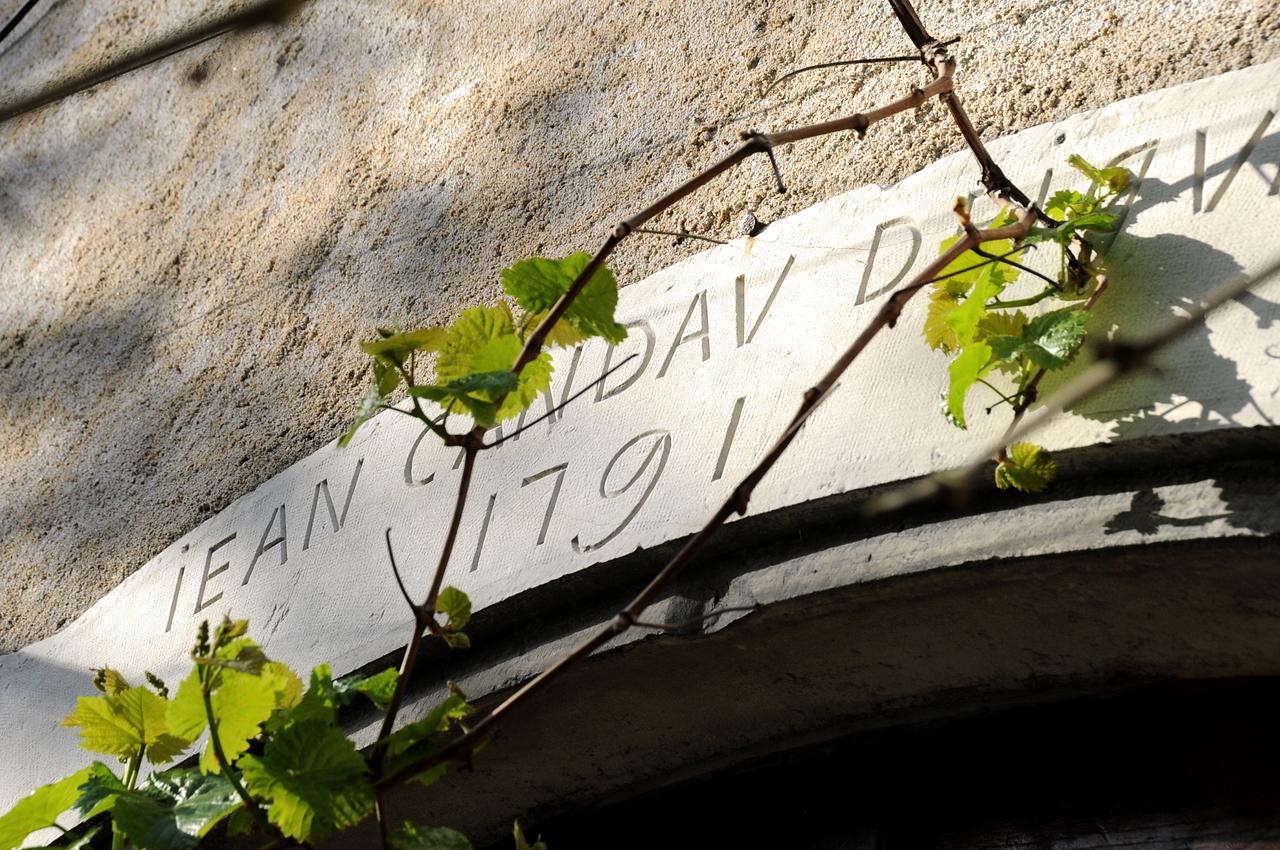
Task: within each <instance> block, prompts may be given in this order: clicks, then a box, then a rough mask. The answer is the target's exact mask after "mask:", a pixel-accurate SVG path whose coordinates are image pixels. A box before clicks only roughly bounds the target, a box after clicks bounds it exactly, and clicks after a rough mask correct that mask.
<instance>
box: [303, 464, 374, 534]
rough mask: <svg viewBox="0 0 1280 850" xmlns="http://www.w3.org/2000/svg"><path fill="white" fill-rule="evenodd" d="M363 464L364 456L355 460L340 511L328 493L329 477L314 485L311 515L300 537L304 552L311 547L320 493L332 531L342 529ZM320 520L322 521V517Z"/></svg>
mask: <svg viewBox="0 0 1280 850" xmlns="http://www.w3.org/2000/svg"><path fill="white" fill-rule="evenodd" d="M362 466H364V458H361V459H360V460H358V461H356V469H355V472H353V473H351V485H350V486H349V487H347V497H346V498H345V499H343V501H342V513H341V514H339V513H338V510H337V508H335V507H334V505H333V496H332V495H331V494H330V493H329V479H328V478H325V479H324V480H322V481H321V482H320V483H319V484H317V485H316V490H315V493H314V494H313V495H312V496H311V515H310V516H309V517H308V518H307V533H306V534H305V535H303V538H302V550H303V551H304V552H305V551H306V550H307V549H309V548H311V531H312V529H314V528H315V524H316V508H317V507H318V506H319V504H320V494H321V493H324V504H325V507H326V508H328V510H329V525H330V528H332V529H333V533H334V534H337V533H338V532H339V531H341V530H342V525H343V523H345V522H346V521H347V511H348V510H350V509H351V497H352V496H354V495H355V494H356V483H357V482H359V480H360V468H361V467H362ZM321 522H324V520H323V519H322V520H321Z"/></svg>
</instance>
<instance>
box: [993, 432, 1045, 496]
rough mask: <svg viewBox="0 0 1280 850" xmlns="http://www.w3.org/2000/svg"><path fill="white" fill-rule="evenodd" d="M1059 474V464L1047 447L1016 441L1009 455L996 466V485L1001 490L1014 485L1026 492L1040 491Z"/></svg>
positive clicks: (1010, 448)
mask: <svg viewBox="0 0 1280 850" xmlns="http://www.w3.org/2000/svg"><path fill="white" fill-rule="evenodd" d="M1057 474H1058V464H1057V462H1056V461H1055V460H1054V459H1053V456H1052V455H1051V454H1049V452H1048V451H1047V450H1046V449H1044V448H1043V447H1041V446H1037V445H1035V444H1034V443H1015V444H1014V445H1012V446H1010V447H1009V456H1008V457H1007V458H1005V459H1004V460H1002V461H1001V462H1000V464H999V465H998V466H997V467H996V486H997V487H999V488H1000V489H1001V490H1007V489H1009V488H1010V487H1012V488H1013V489H1015V490H1021V491H1022V492H1024V493H1039V492H1040V491H1041V490H1043V489H1044V488H1046V487H1048V486H1049V482H1051V481H1053V479H1054V477H1055V476H1056V475H1057Z"/></svg>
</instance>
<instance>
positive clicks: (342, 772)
mask: <svg viewBox="0 0 1280 850" xmlns="http://www.w3.org/2000/svg"><path fill="white" fill-rule="evenodd" d="M240 767H241V770H242V772H243V775H244V781H245V785H246V786H247V788H248V790H249V792H250V793H251V794H253V795H254V796H255V797H258V798H261V799H264V800H267V801H268V804H269V805H268V806H267V817H268V819H270V821H271V822H272V823H273V824H275V826H276V827H277V828H278V829H279V830H280V831H281V832H282V833H283V834H284V835H285V836H287V837H289V838H293V839H295V840H297V841H303V842H305V841H309V840H311V839H313V838H318V837H320V836H322V835H324V834H325V833H327V832H328V831H329V830H330V829H333V828H335V827H336V828H338V829H343V828H346V827H349V826H354V825H355V824H357V823H359V822H360V821H361V820H363V819H364V818H365V816H367V815H368V814H369V812H370V811H371V810H372V808H373V788H372V786H371V785H370V784H369V781H368V779H367V777H366V776H365V771H366V765H365V761H364V759H363V758H362V757H361V756H360V753H358V752H357V751H356V749H355V746H354V745H353V744H352V743H351V742H350V741H349V740H347V738H346V736H344V735H343V734H342V731H341V730H339V729H336V728H334V727H332V726H329V725H327V724H324V723H322V722H319V721H309V722H307V723H299V724H295V725H291V726H287V727H285V729H284V730H282V731H281V732H280V733H279V734H277V735H276V736H275V737H274V738H272V739H271V740H270V741H268V742H267V747H266V750H265V752H264V753H263V754H262V755H261V756H254V755H248V756H245V757H244V758H243V759H241V761H240Z"/></svg>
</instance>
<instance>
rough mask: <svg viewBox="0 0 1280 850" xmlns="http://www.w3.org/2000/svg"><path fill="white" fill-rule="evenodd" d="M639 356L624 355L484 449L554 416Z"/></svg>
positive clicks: (503, 441)
mask: <svg viewBox="0 0 1280 850" xmlns="http://www.w3.org/2000/svg"><path fill="white" fill-rule="evenodd" d="M639 356H640V355H639V354H630V355H628V356H626V357H624V358H622V360H621V362H619V363H618V365H617V366H614V367H613V368H612V369H610V370H609V371H608V372H605V373H604V374H603V375H601V376H600V377H598V378H596V379H595V380H594V381H592V382H591V383H589V384H587V385H586V386H585V387H583V388H582V389H580V390H578V391H577V392H576V393H574V394H573V395H571V396H569V397H568V398H566V399H565V400H564V401H562V402H560V404H559V405H558V406H556V407H553V408H551V409H550V410H548V411H547V412H546V413H544V414H542V415H541V416H539V417H538V418H537V419H535V420H533V421H532V422H530V423H528V424H526V425H522V426H520V427H519V428H517V429H516V430H514V431H512V432H511V433H510V434H507V435H506V436H505V437H503V438H502V439H501V440H494V441H493V442H492V443H486V444H485V445H484V448H486V449H491V448H493V447H494V446H500V445H502V444H503V443H505V442H506V441H507V440H510V439H513V438H515V437H518V436H520V435H521V434H523V433H524V432H525V431H528V430H529V429H530V428H532V427H533V426H534V425H537V424H538V423H539V422H541V421H542V420H544V419H546V418H547V417H549V416H555V415H556V414H557V413H559V412H560V411H561V410H564V409H565V408H566V407H568V406H569V405H570V404H573V402H574V401H576V400H577V399H578V398H581V397H582V396H583V395H584V394H585V393H587V392H588V391H589V390H592V389H594V388H595V387H596V385H597V384H600V383H602V382H603V381H604V380H605V379H606V378H608V377H609V376H610V375H612V374H613V373H614V372H616V371H618V370H619V369H621V368H622V367H623V366H625V365H627V363H629V362H630V361H632V360H634V359H636V358H637V357H639Z"/></svg>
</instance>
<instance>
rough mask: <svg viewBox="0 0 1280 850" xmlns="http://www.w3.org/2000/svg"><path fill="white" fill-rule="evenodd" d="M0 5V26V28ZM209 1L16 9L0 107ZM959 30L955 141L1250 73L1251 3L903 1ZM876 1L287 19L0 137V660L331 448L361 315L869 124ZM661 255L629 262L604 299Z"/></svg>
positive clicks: (868, 178)
mask: <svg viewBox="0 0 1280 850" xmlns="http://www.w3.org/2000/svg"><path fill="white" fill-rule="evenodd" d="M18 5H19V4H18V3H17V2H16V0H5V2H4V3H0V16H3V15H6V14H7V13H9V12H10V11H11V10H12V9H14V8H16V7H17V6H18ZM230 5H231V4H218V8H213V9H204V10H201V11H197V10H194V9H193V8H191V6H190V5H189V4H183V3H176V2H166V3H155V2H150V3H138V2H105V0H84V2H72V1H71V0H60V1H59V0H45V2H43V3H42V4H41V5H40V7H38V12H37V13H36V15H34V16H33V18H32V19H31V21H30V22H28V23H27V24H25V25H24V26H23V27H22V28H21V29H20V30H19V32H18V33H17V34H15V36H14V37H11V39H10V40H9V41H7V42H6V43H4V44H0V51H2V52H0V101H8V100H9V99H11V98H14V97H17V96H19V95H21V94H24V93H26V92H29V91H31V90H34V89H37V88H39V87H40V86H41V85H42V84H43V83H45V82H46V81H48V80H51V79H56V78H59V77H62V76H64V75H66V74H69V73H72V72H74V71H76V70H77V69H85V68H89V67H93V66H95V65H97V64H99V63H101V62H104V61H106V60H108V59H110V58H112V57H114V56H116V55H118V54H119V53H120V52H121V51H122V50H125V49H127V48H131V47H133V46H135V45H139V44H143V43H146V42H148V41H149V40H152V39H155V38H158V37H160V36H162V35H164V34H166V33H169V32H171V31H173V30H175V29H178V28H180V27H182V26H184V25H185V24H187V23H188V22H190V21H191V20H192V19H193V17H194V18H199V17H200V16H201V15H204V16H206V18H207V17H212V16H213V15H214V14H216V13H218V12H220V11H222V10H224V9H225V8H229V7H230ZM921 13H922V16H923V17H924V19H925V20H926V22H927V24H928V25H929V26H930V27H931V28H933V29H934V30H935V31H936V32H937V33H938V34H939V35H942V36H953V35H958V36H961V37H963V41H962V42H961V44H960V45H958V46H957V48H956V49H957V51H958V55H959V56H960V57H961V60H962V62H963V63H964V64H963V66H962V71H961V77H960V84H959V90H960V92H961V94H962V96H963V97H964V98H965V99H966V101H967V103H968V104H969V107H970V110H971V113H972V115H973V117H974V119H975V123H976V124H977V126H978V127H979V129H980V130H982V132H983V133H984V134H985V135H986V136H987V137H994V136H997V135H1003V134H1005V133H1008V132H1010V131H1013V130H1016V129H1018V128H1021V127H1024V126H1028V125H1032V124H1039V123H1042V122H1044V121H1048V120H1051V119H1054V118H1058V117H1062V116H1064V115H1066V114H1069V113H1071V112H1075V111H1078V110H1079V109H1082V108H1085V107H1091V106H1098V105H1102V104H1105V103H1107V102H1110V101H1112V100H1115V99H1117V98H1120V97H1125V96H1129V95H1133V94H1138V93H1141V92H1145V91H1149V90H1153V89H1157V88H1161V87H1164V86H1168V85H1172V84H1174V83H1179V82H1185V81H1189V80H1193V79H1197V78H1200V77H1204V76H1208V75H1210V74H1213V73H1217V72H1219V71H1223V70H1227V69H1231V68H1238V67H1243V66H1246V65H1250V64H1256V63H1259V62H1262V61H1265V60H1267V59H1270V58H1274V57H1275V56H1278V55H1280V46H1277V40H1276V37H1275V36H1276V31H1277V29H1278V28H1280V16H1278V15H1277V12H1276V9H1275V5H1274V4H1273V3H1271V2H1269V0H1260V2H1256V3H1203V2H1197V3H1193V2H1175V3H1139V2H1136V0H1117V1H1116V2H1106V0H1083V2H1078V3H1067V2H1048V3H1034V2H1017V3H1008V4H977V3H968V2H950V3H932V2H927V3H923V4H922V6H921ZM908 48H909V44H908V42H907V41H906V39H905V37H904V36H902V35H901V34H900V33H899V32H898V31H897V29H896V25H895V24H894V23H892V21H891V19H890V16H889V14H888V11H887V9H886V8H885V7H884V6H883V5H881V4H879V3H854V2H841V3H833V2H828V3H819V2H812V3H802V2H779V3H756V2H748V3H743V4H739V5H735V6H728V5H725V4H716V3H707V2H698V0H693V2H682V3H680V4H665V3H657V4H617V3H606V2H595V1H594V0H591V2H574V3H540V4H521V3H488V4H476V3H459V2H440V3H426V2H420V3H415V2H411V0H380V2H376V3H375V2H352V0H314V2H312V3H311V4H310V5H309V6H308V7H307V8H306V9H305V10H304V11H303V13H302V14H301V15H300V16H299V17H298V18H297V19H296V20H295V22H294V23H293V24H292V25H290V26H289V27H288V28H286V29H280V30H260V31H255V32H252V33H249V34H246V35H242V36H234V37H228V38H224V39H221V40H219V41H216V42H213V43H210V44H206V45H204V46H201V47H198V48H195V49H193V50H191V51H188V52H186V53H183V54H181V55H179V56H176V57H173V58H171V59H169V60H166V61H165V62H163V63H161V64H158V65H155V66H152V67H149V68H147V69H144V70H141V71H139V72H136V73H134V74H132V75H130V76H128V77H126V78H122V79H120V80H117V81H114V82H111V83H109V84H106V85H104V86H102V87H101V88H99V89H98V90H96V91H95V92H93V93H91V94H86V95H80V96H77V97H75V98H72V99H70V100H67V101H65V102H63V103H61V104H59V105H56V106H54V107H52V108H49V109H46V110H44V111H43V112H41V113H39V114H36V115H32V116H28V117H25V118H21V119H18V120H16V121H14V122H11V123H9V124H7V125H3V126H0V163H2V165H0V174H2V175H3V179H0V233H3V238H0V405H2V406H3V415H2V416H0V452H3V464H0V469H2V470H3V471H2V472H0V563H3V564H4V570H3V572H2V573H0V651H5V650H11V649H14V648H16V647H19V646H22V645H24V644H26V643H29V642H31V641H33V640H36V639H38V638H41V637H43V636H46V635H48V634H51V633H52V632H53V631H55V630H56V629H57V628H58V627H59V626H61V625H63V624H65V623H66V622H67V621H68V620H69V619H71V618H73V617H75V616H76V615H77V614H78V613H80V612H81V611H83V610H84V609H85V608H87V607H88V606H89V605H90V604H92V602H93V601H94V600H95V599H97V598H98V597H100V596H101V595H102V594H103V593H104V592H106V591H107V590H108V589H110V588H111V587H112V586H114V585H115V584H116V583H118V582H119V581H120V579H121V578H123V577H124V576H126V575H128V574H129V573H130V572H131V571H132V570H134V569H135V568H137V567H138V566H139V565H141V564H142V563H144V562H145V561H146V560H147V559H148V558H149V557H151V556H152V555H153V554H155V553H156V552H157V551H159V550H160V549H161V548H163V547H164V546H165V545H166V544H167V543H169V542H170V541H171V540H173V539H175V538H177V537H178V536H179V535H181V534H182V533H183V532H185V531H186V530H188V529H190V528H191V527H193V526H194V525H196V524H197V523H198V522H199V521H200V520H202V519H204V518H206V517H208V516H209V515H210V514H212V513H213V512H215V511H217V510H219V509H220V508H222V507H223V506H225V505H226V504H227V503H229V502H230V501H231V500H232V499H234V498H235V497H237V496H239V495H240V494H242V493H244V492H245V491H247V490H249V489H250V488H252V487H253V486H255V485H257V484H258V483H260V482H262V481H264V480H265V479H267V478H268V477H270V476H271V475H272V474H274V473H275V472H277V471H278V470H280V469H282V468H283V467H285V466H287V465H288V464H290V463H291V462H293V461H295V460H297V459H298V458H300V457H302V456H304V455H306V454H308V453H310V452H311V451H313V450H315V449H316V448H317V447H318V446H320V445H321V444H323V443H325V442H326V441H328V440H330V439H332V438H333V437H334V436H335V435H336V434H337V433H338V431H339V430H340V429H341V427H342V425H343V423H344V422H345V420H346V419H347V417H348V415H349V413H350V411H351V408H352V405H353V402H354V400H355V398H356V397H357V395H358V394H359V392H360V387H361V385H362V384H363V382H364V376H363V375H362V374H361V371H360V370H361V356H360V355H359V352H358V350H357V349H356V346H355V342H356V340H357V339H359V338H360V337H362V336H364V335H365V334H367V333H368V330H369V328H370V327H371V326H372V325H374V324H375V323H382V322H390V321H396V320H399V321H402V322H406V323H410V322H412V323H418V322H426V321H430V320H433V319H444V318H447V317H448V316H450V315H451V314H452V313H454V312H455V311H456V310H457V309H458V308H459V307H460V306H462V305H463V304H466V303H470V302H474V301H478V300H488V299H491V298H493V297H495V296H496V295H497V293H498V286H497V279H498V272H499V270H500V269H501V268H502V267H504V266H505V265H508V264H509V263H510V262H511V261H513V260H514V259H517V258H519V257H522V256H526V255H529V254H534V253H546V254H556V253H565V252H569V251H572V250H578V249H583V248H590V247H593V246H594V245H595V244H596V243H597V241H598V239H599V236H600V235H601V234H602V233H603V231H604V228H605V227H606V226H607V225H608V224H610V223H611V222H613V221H614V220H616V219H617V218H618V217H619V216H620V215H623V214H625V213H626V212H628V211H630V210H634V209H636V208H637V207H639V206H640V205H642V204H643V203H644V202H645V201H646V200H647V199H650V198H652V197H653V196H654V195H656V194H657V193H658V192H659V191H661V190H662V189H664V188H669V187H671V186H673V185H675V184H676V183H677V182H678V181H679V180H680V179H682V177H683V176H684V175H685V174H687V172H688V169H690V168H692V167H696V166H701V165H704V164H706V163H708V162H710V161H712V160H713V159H714V158H715V157H716V156H717V155H719V154H720V153H722V152H724V151H726V150H727V149H728V148H729V147H730V146H731V145H732V144H733V143H734V139H735V135H736V133H737V132H738V131H739V130H742V129H746V128H760V129H776V128H781V127H785V126H788V125H793V124H797V123H803V122H809V121H814V120H821V119H825V118H828V117H832V116H834V115H836V114H839V113H841V112H844V111H849V110H856V109H859V108H865V107H869V106H873V105H875V104H877V103H879V102H881V101H884V100H886V99H889V98H891V97H893V96H896V95H897V94H899V93H901V92H902V91H904V90H905V88H906V87H907V86H909V85H911V84H914V83H915V82H917V81H919V80H920V79H921V75H922V71H921V70H920V69H918V68H916V67H914V66H902V67H897V66H890V67H886V68H867V69H860V70H837V71H833V72H829V73H826V74H825V75H815V76H809V77H805V78H801V79H799V80H795V81H792V82H790V83H788V84H786V85H785V86H784V87H782V88H780V89H779V90H777V91H775V92H774V93H773V94H772V95H771V96H770V97H769V98H768V99H761V96H760V95H761V91H762V89H763V88H764V86H765V85H766V84H767V83H768V82H769V81H770V80H771V79H773V78H774V77H775V76H777V75H778V74H779V73H782V72H784V71H785V70H786V69H788V68H792V67H795V66H797V65H802V64H808V63H812V62H821V61H826V60H831V59H838V58H845V57H850V56H859V55H863V56H865V55H883V54H886V53H888V54H894V53H903V52H907V51H908ZM940 119H941V115H940V112H939V110H938V109H936V108H935V107H933V106H930V107H927V108H926V109H924V110H922V111H921V112H920V113H918V114H915V115H910V116H906V117H903V118H899V119H897V120H896V121H895V122H893V123H892V124H889V125H885V126H883V127H879V128H876V129H875V130H874V131H873V132H872V134H870V135H869V136H868V138H867V139H866V140H865V141H863V142H855V141H853V140H852V138H846V137H838V138H829V139H824V140H821V141H818V142H815V143H810V144H806V145H802V146H797V147H794V148H792V149H788V150H785V151H783V152H782V156H781V160H782V166H783V169H784V172H785V173H786V175H787V178H788V182H789V184H790V189H791V191H790V192H789V194H787V195H785V196H777V195H773V194H771V193H770V182H769V177H768V173H767V170H766V169H767V166H766V165H765V164H764V163H763V162H753V163H751V164H749V165H748V166H746V167H745V168H744V169H743V171H742V172H741V175H740V177H738V178H736V179H732V180H728V181H722V182H720V183H718V184H717V185H716V186H714V187H712V188H711V189H710V190H709V191H707V192H705V193H703V194H702V195H700V196H698V197H697V198H696V199H695V200H693V201H692V202H690V203H688V204H686V205H685V206H684V207H682V208H681V209H680V211H679V212H678V213H676V214H672V215H669V216H668V217H667V218H664V219H663V220H661V221H660V222H659V223H658V224H659V225H666V226H669V227H679V226H681V225H686V226H688V227H689V228H690V229H695V230H704V231H713V232H716V233H720V234H733V233H735V232H736V226H737V222H738V221H739V220H740V218H741V217H742V215H743V214H744V213H745V212H746V211H748V210H750V211H754V212H755V213H756V214H757V215H758V216H759V217H760V218H762V219H764V220H772V219H773V218H776V217H778V216H781V215H783V214H786V213H790V212H794V211H796V210H798V209H800V208H803V207H805V206H808V205H810V204H811V203H813V202H815V201H817V200H820V199H822V198H825V197H828V196H830V195H833V194H836V193H838V192H840V191H843V190H845V189H848V188H851V187H853V186H856V185H858V184H861V183H865V182H891V181H894V180H897V179H900V178H901V177H903V176H905V175H907V174H909V173H911V172H913V171H914V170H916V169H918V168H920V167H921V166H922V165H924V164H926V163H927V162H929V161H931V160H933V159H934V158H936V157H937V156H939V155H940V154H942V153H945V152H949V151H951V150H955V149H956V148H958V146H959V145H958V139H957V138H956V137H955V136H954V134H953V133H952V131H950V129H949V126H948V125H947V124H945V123H944V122H943V121H941V120H940ZM691 250H694V248H692V247H690V246H688V245H685V246H680V247H676V246H672V245H671V244H670V241H669V240H658V239H649V240H648V241H645V240H643V239H635V240H632V241H630V242H629V243H627V244H626V245H624V247H623V248H622V249H621V251H620V252H619V253H618V254H617V255H616V258H615V260H614V265H615V267H616V268H617V270H618V271H619V274H620V277H621V278H622V280H623V281H624V283H625V282H626V281H635V280H638V279H640V278H641V277H643V276H644V275H645V274H647V273H649V272H652V271H654V270H656V269H657V268H660V267H662V266H664V265H667V264H669V263H671V262H672V261H674V260H676V259H678V258H679V257H681V256H683V255H685V254H686V253H688V252H689V251H691Z"/></svg>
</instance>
